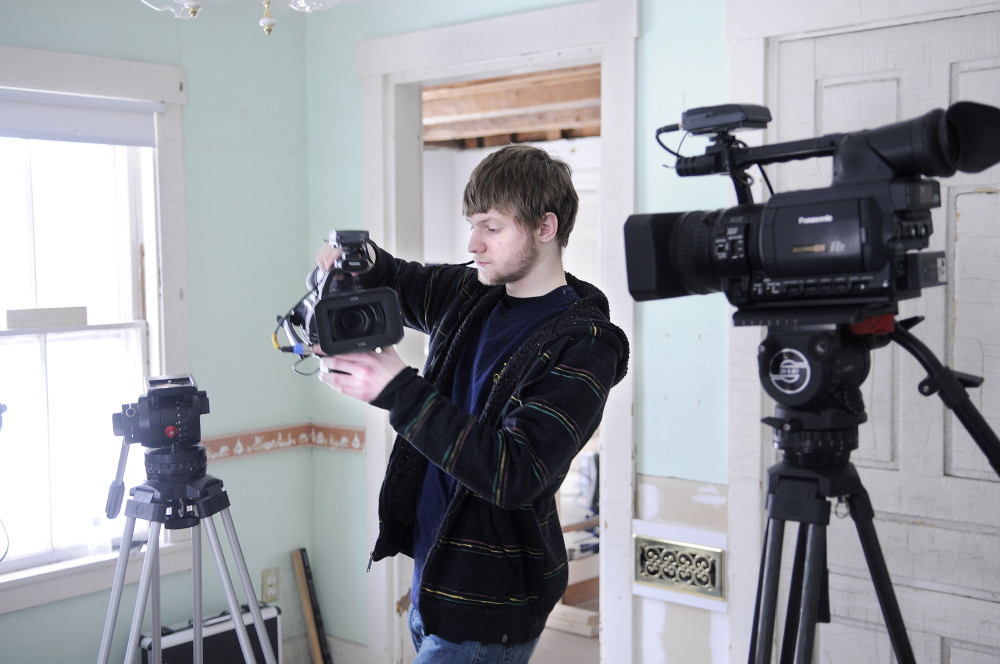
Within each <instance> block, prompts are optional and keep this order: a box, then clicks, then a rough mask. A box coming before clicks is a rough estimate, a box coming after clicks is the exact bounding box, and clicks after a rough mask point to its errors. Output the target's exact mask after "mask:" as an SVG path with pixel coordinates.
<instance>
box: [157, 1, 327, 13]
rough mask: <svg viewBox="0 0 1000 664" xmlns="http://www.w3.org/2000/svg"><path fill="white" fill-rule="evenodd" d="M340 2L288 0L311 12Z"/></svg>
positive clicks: (301, 10) (299, 9) (300, 8)
mask: <svg viewBox="0 0 1000 664" xmlns="http://www.w3.org/2000/svg"><path fill="white" fill-rule="evenodd" d="M143 2H145V0H143ZM338 2H340V0H288V6H289V7H291V8H292V9H294V10H296V11H300V12H305V13H307V14H311V13H313V12H315V11H319V10H321V9H329V8H330V7H333V6H334V5H335V4H337V3H338Z"/></svg>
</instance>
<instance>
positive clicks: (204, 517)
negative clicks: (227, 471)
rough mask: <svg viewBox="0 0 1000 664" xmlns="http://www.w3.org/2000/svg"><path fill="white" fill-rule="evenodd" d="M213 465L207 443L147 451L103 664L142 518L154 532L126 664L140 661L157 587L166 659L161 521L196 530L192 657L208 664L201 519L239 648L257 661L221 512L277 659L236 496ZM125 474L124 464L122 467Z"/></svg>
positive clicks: (130, 512) (262, 637)
mask: <svg viewBox="0 0 1000 664" xmlns="http://www.w3.org/2000/svg"><path fill="white" fill-rule="evenodd" d="M207 463H208V457H207V455H206V454H205V446H204V445H201V444H197V445H193V446H172V447H158V448H152V449H149V450H147V451H146V482H145V483H144V484H141V485H139V486H137V487H135V488H134V489H132V492H131V496H132V497H131V498H130V499H129V500H128V502H127V503H126V507H125V516H126V519H125V531H124V534H123V535H122V545H121V550H120V551H119V554H118V564H117V565H116V567H115V577H114V583H113V584H112V587H111V603H110V605H109V607H108V614H107V618H106V620H105V623H104V634H103V637H102V639H101V650H100V654H99V655H98V660H97V661H98V664H107V662H108V657H109V655H110V650H111V639H112V635H113V633H114V628H115V623H116V622H117V619H118V610H119V607H120V604H121V597H122V590H123V587H124V585H125V572H126V569H127V566H128V557H129V549H130V547H129V544H130V543H131V541H132V534H133V531H134V529H135V520H136V519H142V520H144V521H148V522H149V534H148V535H147V538H146V559H145V561H144V562H143V566H142V575H141V577H140V580H139V593H138V597H137V599H136V605H135V612H134V614H133V616H132V627H131V631H130V633H129V637H128V646H127V649H126V652H125V660H124V662H125V664H132V662H134V661H135V655H136V649H137V648H138V645H139V630H140V629H141V628H142V623H143V618H144V614H145V609H146V602H147V600H148V599H149V595H150V591H152V623H153V625H152V662H154V664H160V662H161V661H162V650H161V646H160V634H161V631H160V630H161V625H160V596H159V590H160V575H159V572H160V570H159V554H160V548H159V538H160V528H161V526H162V527H163V528H166V529H168V530H178V529H184V528H191V529H192V530H191V553H192V569H191V572H192V579H193V607H194V617H193V621H192V629H193V637H194V638H193V641H192V644H193V645H192V647H193V650H194V657H193V662H194V664H203V660H204V656H203V649H202V620H203V616H202V596H201V579H202V577H201V571H202V570H201V525H202V524H204V526H205V531H206V532H207V533H208V539H209V542H210V544H211V547H212V553H213V555H214V557H215V564H216V567H217V568H218V571H219V577H220V578H221V580H222V586H223V589H224V591H225V594H226V601H227V603H228V606H229V614H230V616H232V619H233V625H234V627H235V629H236V634H237V637H238V639H239V643H240V648H241V649H242V651H243V658H244V660H245V661H246V662H247V663H248V664H256V662H257V660H256V658H255V657H254V650H253V647H252V644H251V641H250V636H249V634H248V632H247V628H246V625H245V624H244V623H243V617H242V616H243V614H242V611H241V610H240V604H239V601H238V600H237V598H236V591H235V588H234V586H233V581H232V578H231V577H230V574H229V568H228V566H227V565H226V559H225V556H224V554H223V551H222V543H221V541H220V539H219V534H218V531H217V530H216V527H215V522H214V521H213V519H212V516H213V515H214V514H216V513H221V515H222V522H223V524H224V526H225V529H226V535H227V537H228V539H229V548H230V551H231V552H232V555H233V559H234V561H235V564H236V568H237V571H238V573H239V576H240V580H241V582H242V584H243V591H244V593H245V594H246V597H247V604H248V606H249V608H250V613H251V615H252V616H253V621H254V625H255V626H256V629H257V636H258V637H259V641H260V647H261V650H262V652H263V654H264V659H265V661H266V663H267V664H276V660H275V656H274V652H273V650H272V648H271V641H270V639H269V637H268V634H267V630H266V629H265V626H264V619H263V616H262V615H261V612H260V607H259V606H258V605H257V600H256V597H255V595H254V589H253V584H252V582H251V581H250V574H249V572H248V571H247V565H246V560H245V559H244V557H243V551H242V549H241V548H240V544H239V540H238V539H237V537H236V528H235V526H234V525H233V518H232V516H231V515H230V513H229V496H228V495H227V494H226V491H225V490H224V489H223V485H222V480H220V479H218V478H215V477H212V476H211V475H208V474H206V467H207ZM120 472H121V468H119V473H120ZM119 477H120V475H119Z"/></svg>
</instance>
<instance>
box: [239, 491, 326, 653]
mask: <svg viewBox="0 0 1000 664" xmlns="http://www.w3.org/2000/svg"><path fill="white" fill-rule="evenodd" d="M222 523H223V525H224V526H225V527H226V535H227V536H228V537H229V549H230V550H231V551H232V552H233V561H234V562H235V563H236V570H237V572H238V573H239V575H240V581H242V582H243V592H244V593H245V594H246V598H247V605H248V606H249V607H250V614H251V615H252V616H253V622H254V625H255V626H256V627H257V637H258V638H259V639H260V648H261V651H262V652H263V653H264V661H265V662H266V663H267V664H277V662H276V661H275V658H274V651H273V650H272V648H271V639H270V637H269V636H268V635H267V628H266V626H265V625H264V617H263V616H262V615H261V613H260V606H258V605H257V597H256V595H255V593H254V590H253V582H251V581H250V572H249V571H247V562H246V559H245V558H244V557H243V549H242V548H240V541H239V539H238V538H237V537H236V526H235V525H234V524H233V517H232V514H230V512H229V508H228V507H227V508H226V509H224V510H222ZM320 638H321V639H322V638H326V637H325V636H324V635H322V634H320ZM279 645H280V644H279Z"/></svg>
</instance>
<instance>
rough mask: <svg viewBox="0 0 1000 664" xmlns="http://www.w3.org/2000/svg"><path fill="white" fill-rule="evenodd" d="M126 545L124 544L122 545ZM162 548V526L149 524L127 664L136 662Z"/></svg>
mask: <svg viewBox="0 0 1000 664" xmlns="http://www.w3.org/2000/svg"><path fill="white" fill-rule="evenodd" d="M122 544H123V545H124V542H123V543H122ZM159 548H160V524H159V522H158V521H150V522H149V535H148V536H147V537H146V560H145V562H144V563H143V564H142V576H141V577H140V578H139V594H138V596H137V597H136V600H135V612H134V613H133V614H132V630H131V631H130V632H129V637H128V647H127V649H126V650H125V664H131V662H134V661H135V654H136V649H137V648H138V647H139V631H140V630H141V629H142V619H143V617H144V615H145V613H146V600H147V599H149V584H150V582H151V581H152V578H153V557H154V556H155V555H156V551H158V550H159Z"/></svg>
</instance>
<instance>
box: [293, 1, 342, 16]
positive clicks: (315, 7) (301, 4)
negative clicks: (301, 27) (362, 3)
mask: <svg viewBox="0 0 1000 664" xmlns="http://www.w3.org/2000/svg"><path fill="white" fill-rule="evenodd" d="M338 2H340V0H288V6H289V7H291V8H292V9H294V10H296V11H300V12H305V13H307V14H311V13H313V12H315V11H319V10H321V9H329V8H330V7H333V6H334V5H335V4H337V3H338Z"/></svg>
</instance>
